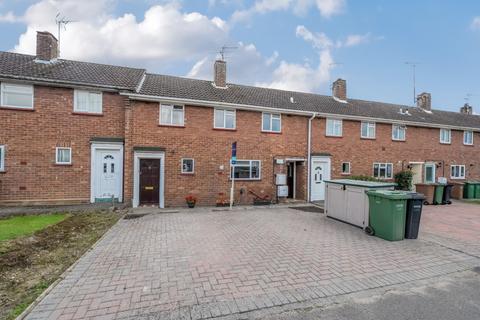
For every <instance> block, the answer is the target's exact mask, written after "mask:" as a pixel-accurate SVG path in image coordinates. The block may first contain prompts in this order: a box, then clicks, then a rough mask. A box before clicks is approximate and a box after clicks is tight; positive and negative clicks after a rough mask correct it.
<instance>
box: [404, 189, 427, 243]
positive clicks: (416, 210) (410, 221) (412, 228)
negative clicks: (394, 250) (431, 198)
mask: <svg viewBox="0 0 480 320" xmlns="http://www.w3.org/2000/svg"><path fill="white" fill-rule="evenodd" d="M424 200H425V196H424V195H423V194H421V193H416V192H413V193H410V199H408V200H407V213H406V216H405V239H417V237H418V230H419V229H420V218H421V217H422V208H423V201H424Z"/></svg>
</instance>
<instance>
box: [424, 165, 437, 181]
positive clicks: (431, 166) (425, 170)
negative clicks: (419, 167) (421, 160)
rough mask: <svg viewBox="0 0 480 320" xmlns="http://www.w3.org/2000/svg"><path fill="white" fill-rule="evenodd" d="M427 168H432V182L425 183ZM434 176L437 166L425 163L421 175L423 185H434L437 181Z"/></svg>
mask: <svg viewBox="0 0 480 320" xmlns="http://www.w3.org/2000/svg"><path fill="white" fill-rule="evenodd" d="M427 168H432V169H433V171H432V177H433V180H430V181H427ZM436 176H437V165H436V164H435V163H425V168H424V173H423V181H424V182H425V183H435V181H436V180H437V178H436Z"/></svg>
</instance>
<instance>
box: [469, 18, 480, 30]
mask: <svg viewBox="0 0 480 320" xmlns="http://www.w3.org/2000/svg"><path fill="white" fill-rule="evenodd" d="M470 27H471V28H472V30H480V16H479V17H475V18H473V20H472V23H471V24H470Z"/></svg>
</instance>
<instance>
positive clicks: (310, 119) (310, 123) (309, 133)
mask: <svg viewBox="0 0 480 320" xmlns="http://www.w3.org/2000/svg"><path fill="white" fill-rule="evenodd" d="M316 116H317V114H316V113H315V112H314V113H313V114H312V117H311V118H309V119H308V142H307V143H308V147H307V148H308V150H307V163H308V165H307V167H308V169H307V202H310V181H311V177H310V170H311V168H312V161H311V159H310V158H311V156H310V155H311V153H312V150H311V149H312V120H313V119H315V117H316Z"/></svg>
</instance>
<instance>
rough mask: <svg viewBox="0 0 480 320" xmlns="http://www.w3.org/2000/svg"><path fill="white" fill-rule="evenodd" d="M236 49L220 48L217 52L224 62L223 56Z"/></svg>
mask: <svg viewBox="0 0 480 320" xmlns="http://www.w3.org/2000/svg"><path fill="white" fill-rule="evenodd" d="M235 49H238V47H231V46H222V47H221V48H220V50H219V51H218V52H217V53H218V54H220V56H221V57H222V61H225V56H226V55H227V53H228V52H230V51H233V50H235Z"/></svg>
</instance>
